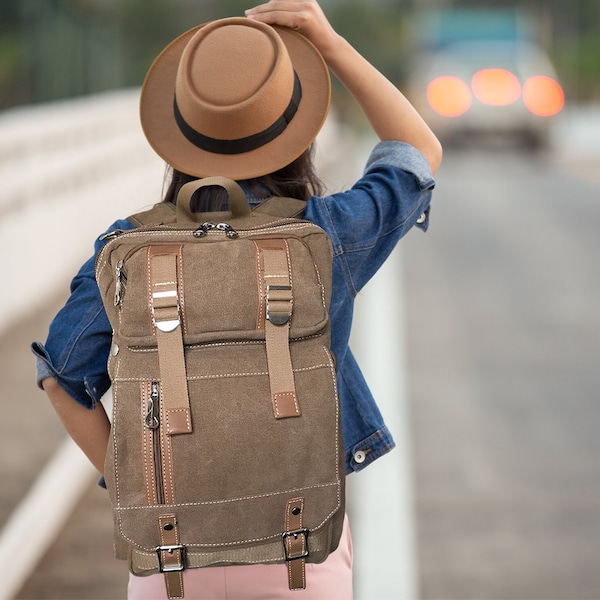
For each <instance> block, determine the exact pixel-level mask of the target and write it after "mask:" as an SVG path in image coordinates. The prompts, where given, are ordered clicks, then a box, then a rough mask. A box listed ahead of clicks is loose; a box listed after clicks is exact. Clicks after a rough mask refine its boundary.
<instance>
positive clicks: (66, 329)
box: [32, 142, 434, 473]
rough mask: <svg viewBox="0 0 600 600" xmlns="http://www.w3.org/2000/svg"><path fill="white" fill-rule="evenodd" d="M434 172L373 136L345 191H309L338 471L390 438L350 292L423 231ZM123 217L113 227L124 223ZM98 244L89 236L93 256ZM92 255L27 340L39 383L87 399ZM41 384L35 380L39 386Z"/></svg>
mask: <svg viewBox="0 0 600 600" xmlns="http://www.w3.org/2000/svg"><path fill="white" fill-rule="evenodd" d="M433 187H434V181H433V177H432V174H431V169H430V167H429V163H428V162H427V161H426V159H425V158H424V157H423V155H422V154H421V153H420V152H418V151H417V150H416V149H415V148H413V147H412V146H409V145H407V144H404V143H402V142H380V143H379V144H377V145H376V146H375V148H374V150H373V152H372V153H371V156H370V157H369V160H368V162H367V166H366V169H365V173H364V175H363V177H362V178H361V179H359V181H358V182H357V183H356V184H355V185H354V186H353V187H352V188H351V189H350V190H348V191H345V192H340V193H337V194H333V195H331V196H326V197H317V196H314V197H312V198H311V199H310V200H309V201H308V203H307V207H306V212H305V218H307V219H309V220H310V221H313V222H314V223H316V224H317V225H319V226H321V227H322V228H323V229H324V230H325V231H326V232H327V233H328V235H329V236H330V238H331V241H332V244H333V253H334V259H333V288H332V299H331V307H330V316H331V332H332V340H331V345H332V351H333V353H334V356H335V357H336V360H337V375H338V384H339V396H340V401H341V406H342V410H341V412H342V433H343V438H344V446H345V452H346V471H347V473H350V472H352V471H359V470H361V469H363V468H364V467H366V466H367V465H369V464H370V463H371V462H373V461H374V460H375V459H377V458H379V457H380V456H382V455H383V454H385V453H387V452H389V451H390V450H391V449H392V448H393V447H394V441H393V439H392V436H391V434H390V432H389V431H388V429H387V427H386V425H385V423H384V422H383V418H382V416H381V413H380V411H379V409H378V407H377V404H376V402H375V400H374V398H373V396H372V394H371V392H370V390H369V388H368V386H367V383H366V381H365V379H364V377H363V375H362V373H361V371H360V368H359V366H358V364H357V362H356V360H355V359H354V356H353V355H352V353H351V351H350V348H349V347H348V341H349V338H350V327H351V324H352V313H353V308H354V298H355V297H356V295H357V294H358V292H359V291H360V290H361V289H362V288H363V287H364V285H365V284H366V283H367V282H368V281H369V279H370V278H371V277H372V276H373V275H374V274H375V272H376V271H377V270H378V269H379V267H380V266H381V265H382V264H383V262H384V261H385V260H386V258H387V257H388V256H389V254H390V253H391V251H392V250H393V249H394V247H395V245H396V243H397V242H398V240H399V239H400V238H401V237H402V236H403V235H404V234H406V233H407V232H408V231H409V229H411V228H412V227H413V226H414V225H416V226H417V227H419V228H420V229H422V230H424V231H425V230H426V229H427V226H428V221H429V203H430V200H431V191H432V189H433ZM133 227H134V226H133V224H132V223H131V222H130V221H127V220H119V221H116V222H115V223H114V224H113V225H112V226H111V227H110V228H109V229H108V231H111V230H113V229H131V228H133ZM101 247H102V242H101V241H100V239H98V240H97V241H96V245H95V255H96V254H97V253H98V251H99V250H100V248H101ZM95 255H94V256H93V257H92V258H90V259H89V260H88V261H87V262H86V263H85V264H84V265H83V267H82V268H81V270H80V271H79V273H78V274H77V275H76V277H75V278H74V279H73V281H72V283H71V296H70V298H69V299H68V301H67V303H66V304H65V306H64V307H63V308H62V309H61V311H60V312H59V313H58V314H57V315H56V317H55V318H54V320H53V321H52V323H51V325H50V330H49V334H48V339H47V341H46V344H45V345H42V344H40V343H39V342H34V343H33V345H32V349H33V352H34V353H35V354H36V356H37V381H38V385H40V384H41V381H42V380H43V379H44V378H46V377H50V376H53V377H55V378H56V380H57V381H58V382H59V384H60V385H61V386H62V387H63V388H64V389H65V390H66V391H67V392H68V393H69V394H70V395H71V396H72V397H73V398H74V399H75V400H77V401H78V402H80V403H81V404H83V405H84V406H86V407H88V408H94V407H95V406H96V403H97V402H98V401H99V399H100V398H101V397H102V395H103V394H104V393H105V392H106V391H107V390H108V388H109V387H110V380H109V377H108V373H107V368H106V363H107V358H108V354H109V350H110V345H111V337H112V330H111V326H110V323H109V321H108V318H107V316H106V313H105V311H104V307H103V305H102V300H101V298H100V293H99V290H98V286H97V285H96V280H95V275H94V262H95ZM40 387H41V385H40Z"/></svg>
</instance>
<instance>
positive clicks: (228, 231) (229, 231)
mask: <svg viewBox="0 0 600 600" xmlns="http://www.w3.org/2000/svg"><path fill="white" fill-rule="evenodd" d="M217 229H218V230H219V231H224V232H225V235H226V236H227V237H228V238H231V239H235V238H236V237H238V236H239V234H238V232H237V231H236V230H235V229H234V228H233V227H232V226H231V225H230V224H229V223H219V224H218V225H217Z"/></svg>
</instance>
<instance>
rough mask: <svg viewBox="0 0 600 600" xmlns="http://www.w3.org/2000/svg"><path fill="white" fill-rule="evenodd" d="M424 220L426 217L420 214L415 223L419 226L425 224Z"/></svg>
mask: <svg viewBox="0 0 600 600" xmlns="http://www.w3.org/2000/svg"><path fill="white" fill-rule="evenodd" d="M425 219H427V215H426V214H425V213H421V216H420V217H419V218H418V219H417V223H418V224H419V225H420V224H421V223H425Z"/></svg>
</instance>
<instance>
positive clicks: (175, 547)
mask: <svg viewBox="0 0 600 600" xmlns="http://www.w3.org/2000/svg"><path fill="white" fill-rule="evenodd" d="M158 532H159V533H158V535H159V539H160V546H159V547H158V548H157V549H156V551H157V553H158V560H159V564H160V570H161V572H162V573H164V575H165V585H166V587H167V596H168V597H169V598H183V570H184V569H185V550H184V547H183V546H182V545H181V542H180V539H179V527H178V526H177V519H176V518H175V515H161V516H160V517H158Z"/></svg>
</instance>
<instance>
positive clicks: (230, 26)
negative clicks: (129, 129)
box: [140, 17, 331, 180]
mask: <svg viewBox="0 0 600 600" xmlns="http://www.w3.org/2000/svg"><path fill="white" fill-rule="evenodd" d="M330 98H331V82H330V79H329V71H328V69H327V65H326V64H325V61H324V60H323V58H322V56H321V55H320V53H319V52H318V50H317V49H316V48H315V47H314V46H313V44H312V43H311V42H309V41H308V40H307V39H306V38H305V37H304V36H303V35H301V34H299V33H298V32H296V31H292V30H291V29H286V28H282V27H271V26H269V25H265V24H264V23H260V22H258V21H253V20H251V19H246V18H244V17H234V18H230V19H221V20H218V21H212V22H210V23H206V24H204V25H200V26H198V27H195V28H193V29H190V30H189V31H187V32H186V33H184V34H182V35H180V36H179V37H178V38H177V39H175V40H174V41H173V42H171V43H170V44H169V45H168V46H167V47H166V48H165V49H164V50H163V51H162V52H161V53H160V54H159V56H158V57H157V58H156V60H155V61H154V63H153V64H152V66H151V67H150V70H149V71H148V74H147V75H146V79H145V81H144V85H143V86H142V93H141V99H140V117H141V122H142V128H143V130H144V134H145V135H146V138H147V139H148V141H149V142H150V145H151V146H152V147H153V148H154V150H155V151H156V152H157V153H158V154H159V155H160V156H161V157H162V158H163V159H164V160H165V161H166V162H167V163H169V164H170V165H171V166H172V167H174V168H176V169H178V170H179V171H182V172H184V173H187V174H189V175H193V176H196V177H208V176H213V175H224V176H226V177H231V178H232V179H238V180H239V179H250V178H253V177H260V176H262V175H267V174H268V173H272V172H274V171H277V170H278V169H280V168H282V167H284V166H286V165H288V164H289V163H291V162H292V161H293V160H295V159H296V158H298V156H300V155H301V154H302V153H303V152H304V151H305V150H306V149H307V148H308V147H309V146H310V144H311V143H312V141H313V140H314V139H315V137H316V135H317V133H318V132H319V130H320V129H321V126H322V125H323V122H324V121H325V118H326V116H327V111H328V109H329V102H330Z"/></svg>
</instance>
